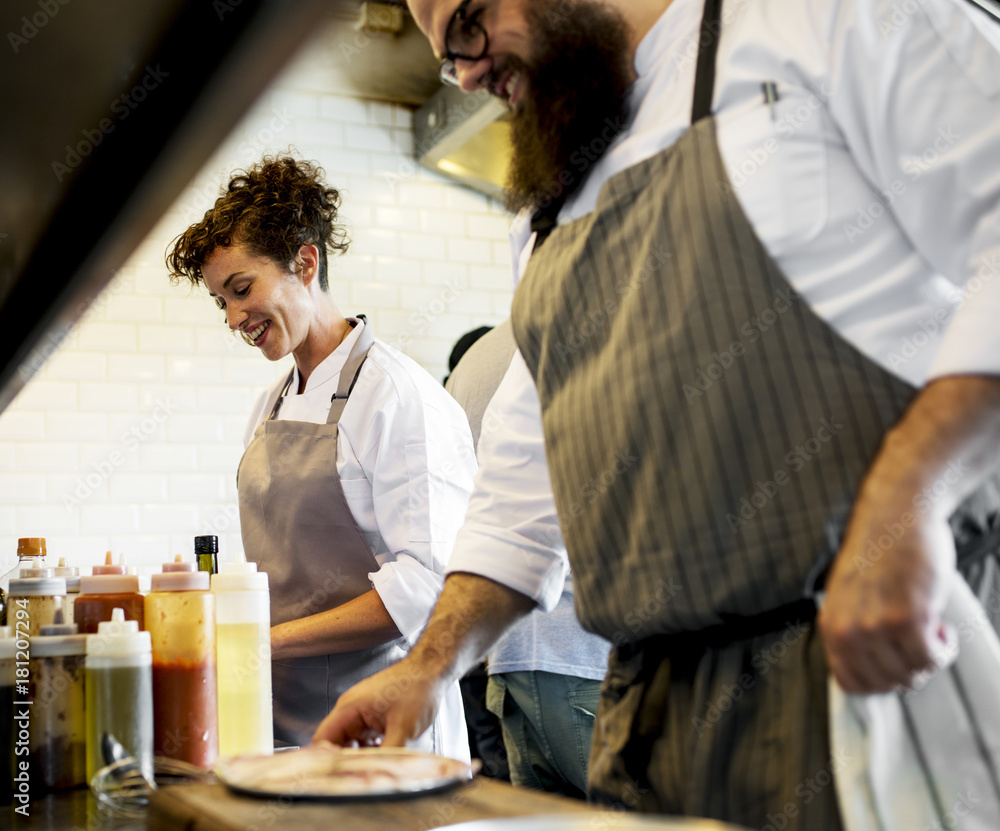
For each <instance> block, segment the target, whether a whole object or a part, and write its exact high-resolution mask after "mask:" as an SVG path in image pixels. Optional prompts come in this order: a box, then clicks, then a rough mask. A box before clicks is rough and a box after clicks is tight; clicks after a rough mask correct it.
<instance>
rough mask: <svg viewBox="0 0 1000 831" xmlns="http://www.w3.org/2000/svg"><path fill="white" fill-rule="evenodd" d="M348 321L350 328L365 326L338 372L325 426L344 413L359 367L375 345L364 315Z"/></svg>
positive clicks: (338, 418) (334, 421) (370, 328)
mask: <svg viewBox="0 0 1000 831" xmlns="http://www.w3.org/2000/svg"><path fill="white" fill-rule="evenodd" d="M348 320H349V321H350V324H351V327H352V328H353V327H355V326H357V325H358V322H359V321H362V322H364V324H365V325H364V328H362V330H361V334H360V335H359V336H358V339H357V341H356V342H355V344H354V346H353V348H352V349H351V354H350V355H348V356H347V360H346V361H345V362H344V367H343V369H341V370H340V382H339V383H338V384H337V392H336V393H334V396H333V398H331V399H330V414H329V415H328V416H327V417H326V423H327V424H336V423H338V422H339V421H340V416H341V413H343V412H344V406H345V405H346V404H347V398H348V396H349V395H350V394H351V390H353V389H354V385H355V384H356V383H357V381H358V377H359V376H360V375H361V367H362V366H363V365H364V362H365V359H366V358H367V357H368V350H370V349H371V348H372V344H374V343H375V333H374V332H373V331H372V327H371V326H370V325H369V324H368V320H367V318H366V317H365V316H364V315H358V317H357V319H356V320H355V319H351V318H348Z"/></svg>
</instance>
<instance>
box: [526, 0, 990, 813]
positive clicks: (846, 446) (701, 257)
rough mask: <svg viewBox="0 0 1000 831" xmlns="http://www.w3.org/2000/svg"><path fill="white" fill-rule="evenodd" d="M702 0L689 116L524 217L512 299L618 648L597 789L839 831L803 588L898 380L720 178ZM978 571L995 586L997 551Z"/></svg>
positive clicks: (712, 12) (594, 774) (565, 500)
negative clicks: (564, 199)
mask: <svg viewBox="0 0 1000 831" xmlns="http://www.w3.org/2000/svg"><path fill="white" fill-rule="evenodd" d="M720 6H721V3H720V2H719V0H708V2H707V3H706V7H705V14H704V19H703V21H702V38H701V43H702V48H701V50H700V53H699V57H698V64H697V77H696V82H695V95H694V108H693V112H692V126H691V128H690V129H689V130H688V131H687V132H686V133H685V134H684V135H683V136H682V137H681V138H680V139H679V140H678V141H677V142H676V143H675V144H674V145H673V146H672V147H670V148H667V149H666V150H664V151H662V152H660V153H659V154H657V155H655V156H653V157H652V158H650V159H647V160H645V161H643V162H640V163H638V164H636V165H635V166H633V167H631V168H628V169H626V170H624V171H621V172H620V173H618V174H616V175H615V176H613V177H611V178H610V179H609V180H608V181H607V182H606V183H605V185H604V188H603V190H602V192H601V194H600V197H599V199H598V202H597V205H596V208H595V210H594V211H593V212H592V213H591V214H589V215H588V216H585V217H583V218H581V219H579V220H576V221H574V222H571V223H568V224H565V225H561V226H559V227H555V223H554V221H553V216H554V215H555V214H556V213H557V211H558V205H555V206H550V207H549V209H548V210H547V211H540V212H539V214H538V215H536V217H535V222H534V223H533V227H534V228H535V229H536V230H537V231H539V242H537V243H536V248H535V250H534V252H533V253H532V257H531V260H530V262H529V265H528V267H527V269H526V272H525V276H524V278H523V280H522V281H521V284H520V285H519V287H518V289H517V292H516V294H515V297H514V305H513V315H512V317H513V323H514V331H515V336H516V339H517V342H518V346H519V348H520V350H521V352H522V354H523V356H524V358H525V360H526V362H527V364H528V367H529V369H530V370H531V373H532V375H533V377H534V379H535V382H536V384H537V387H538V393H539V398H540V400H541V405H542V420H543V427H544V433H545V446H546V455H547V457H548V462H549V468H550V473H551V478H552V485H553V491H554V494H555V498H556V505H557V509H558V512H559V520H560V525H561V527H562V531H563V535H564V537H565V539H566V544H567V548H568V550H569V556H570V562H571V566H572V569H573V576H574V585H575V589H576V609H577V614H578V615H579V617H580V620H581V622H582V623H583V625H584V626H585V627H586V628H588V629H590V630H592V631H594V632H597V633H598V634H600V635H603V636H604V637H605V638H607V639H609V640H610V641H611V642H612V644H614V645H615V646H616V647H617V649H615V650H613V651H612V655H611V659H610V665H609V672H608V676H607V678H606V681H605V686H604V689H603V695H602V702H601V710H600V713H599V716H598V722H597V727H596V729H595V732H594V744H593V747H592V755H591V760H590V791H591V797H592V798H595V799H597V800H598V801H604V802H608V803H613V804H617V805H619V806H621V807H625V808H638V809H641V810H647V811H656V812H662V813H676V814H688V815H696V816H704V817H714V818H719V819H727V820H730V821H733V822H739V823H743V824H745V825H748V826H750V827H753V828H766V827H768V825H770V826H771V827H772V828H777V829H788V830H789V831H794V829H809V831H825V830H826V829H830V831H834V829H839V828H840V820H839V815H838V810H837V807H836V794H835V789H834V787H833V786H832V776H833V775H834V774H835V773H836V767H837V760H836V759H831V758H830V751H829V742H828V739H827V697H826V685H827V669H826V665H825V661H824V656H823V650H822V644H821V642H820V640H819V637H818V633H817V632H816V630H815V628H814V618H815V605H814V603H813V601H812V600H811V599H810V595H811V594H812V592H813V590H814V588H815V586H816V581H817V578H818V577H819V576H820V575H821V574H822V573H823V572H824V571H825V569H826V567H827V566H828V565H829V563H830V561H831V559H832V558H833V556H834V554H835V553H836V551H837V550H838V548H839V543H840V539H841V535H842V533H843V530H844V527H845V524H846V521H847V517H848V513H849V511H850V507H851V504H852V502H853V499H854V495H855V492H856V490H857V488H858V485H859V483H860V482H861V480H862V478H863V475H864V473H865V471H866V469H867V468H868V466H869V464H870V462H871V461H872V459H873V458H874V457H875V455H876V453H877V451H878V448H879V445H880V443H881V441H882V437H883V435H884V434H885V433H886V431H887V430H888V429H889V428H890V427H891V426H892V425H893V424H894V423H895V422H896V421H897V420H898V419H899V417H900V416H901V415H902V413H903V412H904V410H905V409H906V407H907V405H908V404H909V402H910V401H911V400H912V398H913V396H914V395H915V390H914V389H913V388H912V387H911V386H909V385H908V384H906V383H904V382H903V381H901V380H900V379H898V378H897V377H895V376H893V375H891V374H890V373H888V372H886V371H885V370H883V369H882V368H880V367H879V366H877V365H876V364H875V363H874V362H872V361H871V360H869V359H868V358H867V357H865V356H864V355H863V354H861V353H860V352H859V351H858V350H856V349H855V348H854V347H853V346H852V345H851V344H849V343H848V342H847V341H845V340H844V339H843V338H842V337H840V335H838V334H837V333H836V332H835V331H834V330H833V329H832V328H830V326H828V325H827V324H826V323H825V322H823V321H822V320H821V319H820V318H818V317H817V316H816V315H815V314H814V313H813V312H812V311H811V310H810V309H809V307H808V306H807V305H806V304H805V303H804V302H802V301H801V300H800V299H799V298H798V297H797V295H796V293H795V291H794V289H793V288H792V287H791V285H790V284H789V283H788V281H787V280H786V279H785V278H784V276H783V275H782V273H781V272H780V270H779V269H778V267H777V265H776V264H775V263H774V262H773V260H772V259H771V258H770V256H769V255H768V253H767V251H766V250H765V249H764V247H763V245H762V244H761V243H760V241H759V240H758V239H757V237H756V235H755V233H754V231H753V229H752V227H751V225H750V223H749V221H748V220H747V218H746V216H745V215H744V213H743V211H742V209H741V207H740V205H739V203H738V201H737V200H736V199H735V198H734V197H733V189H732V187H731V186H730V183H729V179H728V175H727V172H726V169H725V167H724V165H723V162H722V159H721V157H720V154H719V148H718V143H717V140H716V133H715V130H716V126H715V121H714V119H713V118H712V117H711V115H710V110H711V102H712V92H713V87H714V64H715V47H716V45H717V40H718V38H717V34H716V33H717V32H718V31H719V20H720V16H719V15H720ZM546 234H547V236H546ZM542 243H544V244H542ZM998 505H1000V500H998V498H997V493H996V491H995V490H994V489H990V490H989V491H987V492H984V493H981V494H978V495H977V496H976V498H975V499H974V500H971V501H970V502H969V503H968V504H967V505H966V506H964V508H963V511H961V512H960V516H956V518H955V522H954V525H955V527H956V528H957V529H959V531H960V534H965V535H966V536H968V537H969V539H970V540H971V542H972V543H973V544H974V545H975V544H977V543H976V540H978V539H980V537H981V536H982V533H983V532H984V531H985V530H987V529H988V528H989V527H990V523H993V522H995V521H996V513H997V506H998ZM960 541H962V540H961V539H960ZM990 544H991V546H992V548H991V549H990V551H991V553H995V551H996V543H995V540H994V541H992V542H991V543H990ZM980 547H981V546H980ZM971 568H972V569H974V570H976V574H975V575H974V576H975V584H976V585H983V586H987V585H988V586H993V585H995V577H996V568H995V559H988V560H987V561H986V562H985V564H984V562H983V561H982V560H980V561H978V562H977V563H976V564H975V565H974V566H971ZM984 590H987V589H984ZM668 691H669V695H668Z"/></svg>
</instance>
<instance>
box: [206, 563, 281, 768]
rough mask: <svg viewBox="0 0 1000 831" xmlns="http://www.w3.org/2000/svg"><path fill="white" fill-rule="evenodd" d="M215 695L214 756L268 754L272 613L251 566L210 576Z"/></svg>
mask: <svg viewBox="0 0 1000 831" xmlns="http://www.w3.org/2000/svg"><path fill="white" fill-rule="evenodd" d="M212 593H213V594H214V595H215V648H216V665H217V672H218V695H219V755H220V756H231V755H234V754H237V753H272V752H273V751H274V728H273V717H272V714H271V607H270V598H269V594H268V583H267V574H265V573H264V572H258V571H257V564H256V563H248V562H246V561H239V562H234V563H222V564H221V565H220V566H219V573H218V574H213V575H212Z"/></svg>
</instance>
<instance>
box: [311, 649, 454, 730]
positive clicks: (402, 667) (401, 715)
mask: <svg viewBox="0 0 1000 831" xmlns="http://www.w3.org/2000/svg"><path fill="white" fill-rule="evenodd" d="M447 688H448V685H447V684H446V683H443V682H442V679H441V678H440V676H438V675H437V674H436V673H433V672H431V673H429V672H428V671H427V668H426V667H425V666H421V665H420V664H419V663H418V662H416V661H413V660H412V659H411V658H404V659H403V660H402V661H400V662H399V663H397V664H394V665H393V666H391V667H389V668H388V669H385V670H382V672H379V673H377V674H376V675H373V676H371V678H366V679H365V680H364V681H361V682H360V683H358V684H356V685H355V686H353V687H351V689H349V690H348V691H347V692H346V693H344V694H343V695H342V696H341V697H340V698H339V699H338V701H337V704H336V706H335V707H334V708H333V711H332V712H331V713H330V714H329V715H328V716H327V717H326V718H325V719H323V721H322V723H321V724H320V725H319V727H317V728H316V733H315V734H314V735H313V741H319V740H320V739H326V740H327V741H330V742H333V743H334V744H339V745H343V746H354V745H358V746H362V747H364V746H367V745H372V744H383V745H385V746H387V747H404V746H405V745H406V743H407V741H409V740H412V739H416V738H417V737H419V736H420V735H421V734H422V733H423V732H424V731H425V730H426V729H427V728H428V727H430V725H431V723H432V722H433V721H434V717H435V715H437V711H438V708H439V707H440V706H441V701H442V700H443V698H444V694H445V691H446V690H447Z"/></svg>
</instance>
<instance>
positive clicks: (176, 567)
mask: <svg viewBox="0 0 1000 831" xmlns="http://www.w3.org/2000/svg"><path fill="white" fill-rule="evenodd" d="M197 570H198V564H197V563H185V562H184V559H183V558H182V557H181V555H180V554H176V555H175V556H174V561H173V562H172V563H164V564H163V573H164V574H166V573H167V572H171V571H197Z"/></svg>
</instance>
